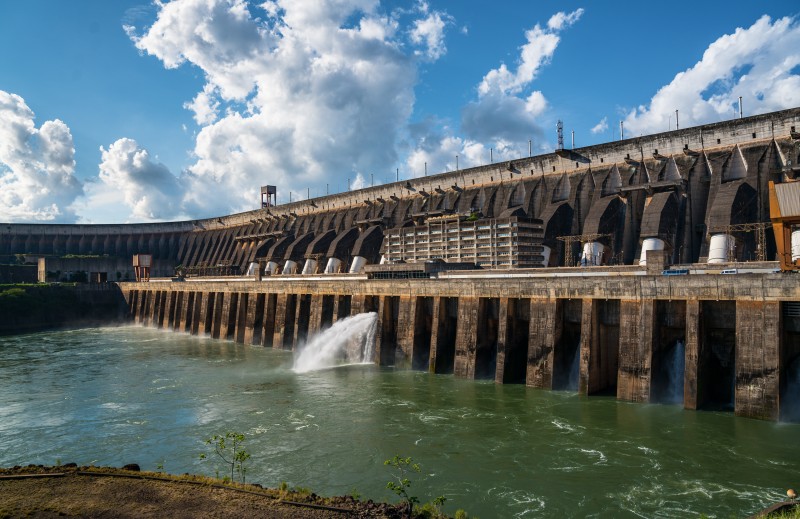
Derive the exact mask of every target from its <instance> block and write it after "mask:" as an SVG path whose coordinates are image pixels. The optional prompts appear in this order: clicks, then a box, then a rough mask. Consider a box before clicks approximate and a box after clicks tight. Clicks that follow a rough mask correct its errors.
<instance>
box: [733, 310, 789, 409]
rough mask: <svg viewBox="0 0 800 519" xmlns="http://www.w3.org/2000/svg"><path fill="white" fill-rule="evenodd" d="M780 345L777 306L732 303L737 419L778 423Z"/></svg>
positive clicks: (779, 321) (779, 322)
mask: <svg viewBox="0 0 800 519" xmlns="http://www.w3.org/2000/svg"><path fill="white" fill-rule="evenodd" d="M780 344H781V304H780V302H778V301H744V300H739V301H737V302H736V399H735V406H736V408H735V411H736V415H737V416H746V417H748V418H760V419H762V420H773V421H777V420H778V418H779V407H778V396H779V394H780V376H779V374H780Z"/></svg>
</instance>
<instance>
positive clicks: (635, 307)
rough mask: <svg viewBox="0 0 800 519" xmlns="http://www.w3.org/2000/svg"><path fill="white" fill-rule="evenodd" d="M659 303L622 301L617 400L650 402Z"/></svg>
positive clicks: (650, 300) (648, 300)
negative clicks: (655, 328) (652, 361)
mask: <svg viewBox="0 0 800 519" xmlns="http://www.w3.org/2000/svg"><path fill="white" fill-rule="evenodd" d="M655 306H656V305H655V300H653V299H644V300H640V301H620V308H619V327H620V330H619V335H620V337H619V374H618V376H617V398H618V399H619V400H627V401H630V402H649V401H650V363H651V359H652V355H653V327H654V326H655Z"/></svg>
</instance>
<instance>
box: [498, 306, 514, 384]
mask: <svg viewBox="0 0 800 519" xmlns="http://www.w3.org/2000/svg"><path fill="white" fill-rule="evenodd" d="M512 309H513V305H512ZM508 310H509V305H508V298H507V297H501V298H500V307H499V310H498V319H499V322H498V324H497V368H496V369H495V374H494V382H495V384H502V383H503V378H504V375H505V365H506V344H507V342H508V321H509V319H513V316H511V315H509V313H508Z"/></svg>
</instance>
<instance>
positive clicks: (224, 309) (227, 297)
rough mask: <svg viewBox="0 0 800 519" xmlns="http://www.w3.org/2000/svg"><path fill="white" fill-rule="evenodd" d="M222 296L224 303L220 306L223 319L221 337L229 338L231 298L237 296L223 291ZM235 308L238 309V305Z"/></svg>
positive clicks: (221, 321)
mask: <svg viewBox="0 0 800 519" xmlns="http://www.w3.org/2000/svg"><path fill="white" fill-rule="evenodd" d="M221 297H222V305H221V307H220V312H221V319H220V325H219V337H218V338H219V339H223V340H225V339H227V338H228V333H229V332H228V327H229V325H230V322H231V316H230V314H231V300H232V298H235V297H236V294H234V293H230V292H223V293H222V294H221ZM233 310H234V311H236V307H235V306H234V307H233Z"/></svg>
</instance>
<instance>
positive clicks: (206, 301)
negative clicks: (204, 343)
mask: <svg viewBox="0 0 800 519" xmlns="http://www.w3.org/2000/svg"><path fill="white" fill-rule="evenodd" d="M213 310H214V296H213V292H201V293H200V317H199V318H198V319H197V334H198V335H205V334H210V333H211V323H212V322H213V320H214V319H213V318H212V317H211V313H212V312H213Z"/></svg>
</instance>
